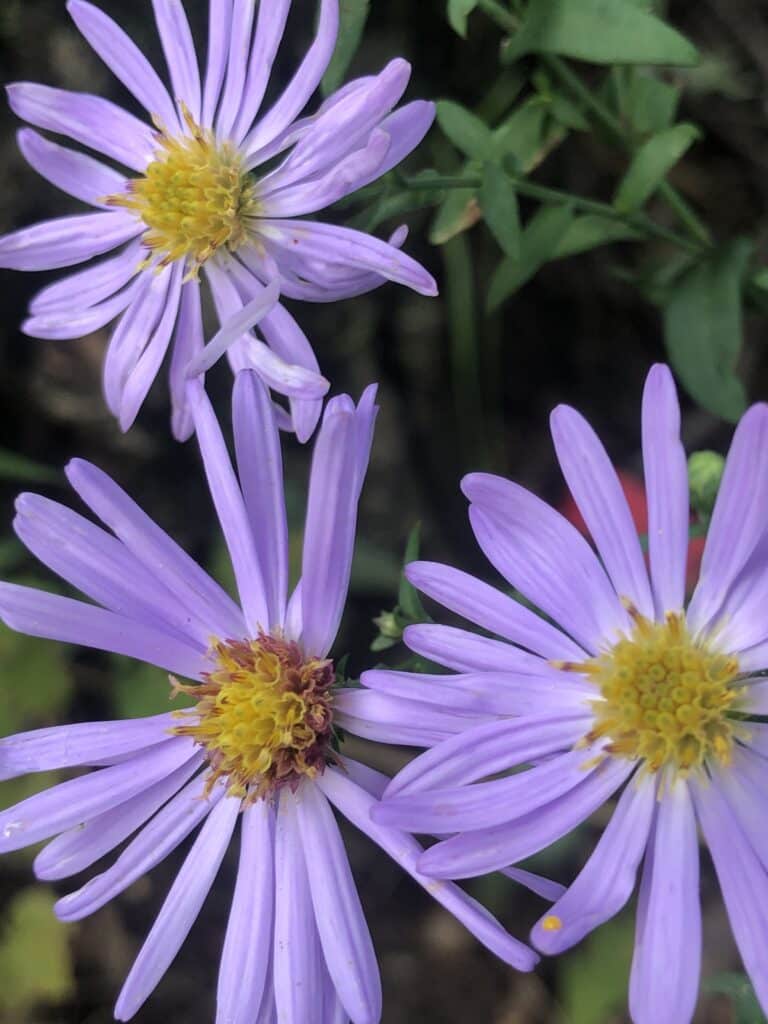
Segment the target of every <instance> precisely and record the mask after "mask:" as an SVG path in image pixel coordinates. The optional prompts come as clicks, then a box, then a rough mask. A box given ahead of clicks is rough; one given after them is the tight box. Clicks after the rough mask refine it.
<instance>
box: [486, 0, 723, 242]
mask: <svg viewBox="0 0 768 1024" xmlns="http://www.w3.org/2000/svg"><path fill="white" fill-rule="evenodd" d="M479 6H480V9H481V10H483V11H485V13H486V14H487V15H488V16H489V17H490V18H492V19H493V20H494V21H495V22H496V24H497V25H498V26H499V27H500V28H503V29H504V31H505V32H516V31H517V29H518V28H519V25H520V22H519V19H518V18H517V17H516V16H515V15H514V14H512V13H511V12H510V11H508V10H505V9H504V7H503V6H502V5H501V4H500V3H499V2H498V0H480V3H479ZM541 60H542V63H543V64H544V66H545V67H547V68H548V69H549V70H550V71H551V72H552V74H553V75H555V77H556V78H559V79H560V82H561V83H562V84H563V85H564V86H565V87H566V89H568V91H569V92H570V93H571V95H572V96H574V97H575V98H576V99H578V100H579V101H580V102H581V103H583V104H584V106H585V108H586V109H587V110H589V111H590V113H591V114H592V116H593V117H594V119H595V121H597V122H599V124H601V125H602V126H603V128H604V129H605V130H606V131H607V132H608V133H609V135H611V136H612V137H613V138H614V140H615V141H616V142H617V143H618V144H619V145H620V146H621V147H622V148H623V149H626V150H627V151H628V152H630V153H631V152H632V150H633V148H634V145H633V141H632V139H631V138H629V137H628V136H627V133H626V131H625V129H624V125H623V124H622V123H621V120H620V119H619V118H618V117H617V116H616V115H615V114H614V113H613V111H612V110H610V108H609V107H607V106H606V105H605V103H603V102H602V100H601V99H600V98H599V97H598V96H596V95H595V94H594V93H593V92H592V90H591V89H589V88H588V87H587V86H586V85H585V84H584V83H583V82H582V80H581V78H579V76H578V75H577V74H575V72H573V71H572V70H571V69H570V68H569V67H568V65H567V63H566V62H565V61H564V60H562V59H561V58H560V57H556V56H554V55H553V54H542V55H541ZM658 192H659V195H660V196H661V197H662V199H663V200H664V201H665V202H666V204H667V205H668V206H669V207H670V209H672V210H673V211H674V213H675V214H676V215H677V216H678V218H679V219H680V222H681V223H682V224H684V225H685V227H686V229H687V231H688V232H689V234H690V235H691V237H692V238H693V239H695V240H696V242H698V243H700V244H699V246H697V248H700V247H701V246H702V245H704V246H711V245H712V240H711V238H710V234H709V231H708V229H707V227H706V225H705V224H704V223H703V222H702V221H701V219H700V218H699V217H698V216H697V215H696V213H694V211H693V209H692V208H691V206H690V205H689V204H688V203H687V202H686V200H685V199H684V198H683V197H682V196H681V195H680V193H679V192H678V191H677V189H676V188H674V186H672V185H670V183H669V182H668V181H664V182H662V183H661V185H660V186H659V189H658Z"/></svg>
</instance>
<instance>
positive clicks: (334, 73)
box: [321, 0, 371, 96]
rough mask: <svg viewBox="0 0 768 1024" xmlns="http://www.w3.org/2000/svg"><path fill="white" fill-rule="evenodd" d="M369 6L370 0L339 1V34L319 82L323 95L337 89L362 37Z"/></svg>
mask: <svg viewBox="0 0 768 1024" xmlns="http://www.w3.org/2000/svg"><path fill="white" fill-rule="evenodd" d="M370 7H371V3H370V0H341V2H340V3H339V35H338V38H337V39H336V49H335V50H334V51H333V57H332V58H331V63H330V64H329V65H328V70H327V71H326V72H325V75H324V76H323V81H322V83H321V89H322V93H323V96H328V95H329V94H330V93H332V92H333V91H334V90H335V89H338V88H339V86H340V85H341V83H342V81H343V80H344V76H345V75H346V73H347V68H348V67H349V65H350V64H351V62H352V58H353V57H354V56H355V53H356V52H357V48H358V46H359V45H360V40H361V39H362V37H363V29H364V28H365V23H366V21H367V20H368V14H369V13H370Z"/></svg>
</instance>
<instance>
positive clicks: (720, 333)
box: [664, 238, 752, 422]
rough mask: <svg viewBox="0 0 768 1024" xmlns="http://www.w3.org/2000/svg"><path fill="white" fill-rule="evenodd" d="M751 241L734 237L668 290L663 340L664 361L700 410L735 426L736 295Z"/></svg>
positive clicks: (740, 392)
mask: <svg viewBox="0 0 768 1024" xmlns="http://www.w3.org/2000/svg"><path fill="white" fill-rule="evenodd" d="M751 252H752V242H751V241H750V240H749V239H746V238H737V239H735V240H734V241H732V242H729V243H728V244H727V245H726V246H724V247H723V248H722V249H720V250H718V251H717V252H715V253H714V254H713V255H712V256H711V257H709V258H707V259H705V260H704V261H702V262H701V263H698V264H697V265H696V266H694V267H693V268H691V269H690V270H689V271H688V272H687V273H686V274H684V275H683V276H682V277H681V278H680V279H679V280H677V281H676V282H675V283H674V284H673V285H672V286H671V288H670V291H669V296H668V299H667V303H666V306H665V309H664V336H665V341H666V345H667V351H668V352H669V358H670V362H671V363H672V366H673V368H674V369H675V371H676V373H677V374H678V376H679V377H680V380H681V381H682V383H683V385H684V386H685V388H686V390H687V391H688V392H689V394H690V395H691V396H692V397H693V398H695V399H696V401H697V402H699V403H700V404H701V405H703V406H704V408H705V409H708V410H709V411H710V412H713V413H715V414H716V415H717V416H721V417H722V418H723V419H725V420H729V421H732V422H735V421H736V420H737V419H738V418H739V416H740V415H741V414H742V412H743V411H744V409H745V406H746V395H745V393H744V386H743V384H742V383H741V381H740V380H739V379H738V377H737V376H736V372H735V371H736V364H737V361H738V358H739V353H740V351H741V343H742V312H741V294H742V284H743V281H744V276H745V273H746V270H747V266H748V263H749V259H750V255H751Z"/></svg>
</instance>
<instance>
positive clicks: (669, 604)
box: [643, 364, 690, 617]
mask: <svg viewBox="0 0 768 1024" xmlns="http://www.w3.org/2000/svg"><path fill="white" fill-rule="evenodd" d="M643 472H644V475H645V492H646V495H647V499H648V554H649V560H650V567H651V581H652V583H653V594H654V599H655V603H656V612H657V614H658V615H659V616H660V617H663V615H664V613H665V612H668V611H672V612H676V611H679V610H680V609H681V608H682V607H683V602H684V600H685V570H686V564H687V560H688V520H689V518H690V508H689V501H688V467H687V463H686V458H685V449H684V448H683V445H682V442H681V440H680V403H679V402H678V400H677V390H676V389H675V381H674V378H673V377H672V374H671V373H670V371H669V369H668V367H666V366H663V365H662V364H657V365H656V366H654V367H653V368H652V369H651V372H650V373H649V374H648V377H647V379H646V382H645V390H644V391H643Z"/></svg>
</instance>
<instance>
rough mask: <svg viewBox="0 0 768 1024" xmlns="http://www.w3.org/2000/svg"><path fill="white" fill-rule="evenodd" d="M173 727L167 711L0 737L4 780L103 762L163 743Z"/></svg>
mask: <svg viewBox="0 0 768 1024" xmlns="http://www.w3.org/2000/svg"><path fill="white" fill-rule="evenodd" d="M172 726H173V718H172V716H171V715H170V714H166V715H154V716H153V717H151V718H134V719H128V720H127V721H124V722H86V723H83V724H80V725H55V726H51V727H49V728H47V729H33V730H31V731H30V732H19V733H16V734H15V735H14V736H5V737H4V738H3V739H0V780H3V781H4V780H6V779H15V778H17V777H18V776H19V775H27V774H29V772H51V771H57V770H58V769H61V768H76V767H78V766H79V765H93V764H99V763H100V762H102V761H104V760H105V759H106V758H110V757H120V756H122V755H123V754H130V753H132V752H133V751H135V750H142V749H143V748H144V747H151V746H154V745H155V744H156V743H163V742H164V741H165V740H167V739H168V731H169V730H170V729H171V728H172Z"/></svg>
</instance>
